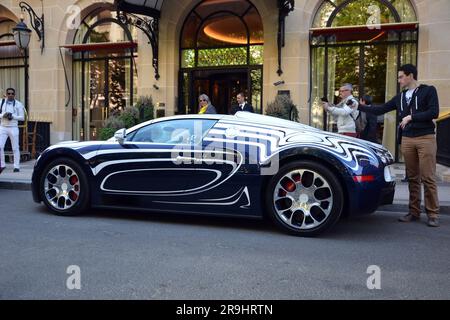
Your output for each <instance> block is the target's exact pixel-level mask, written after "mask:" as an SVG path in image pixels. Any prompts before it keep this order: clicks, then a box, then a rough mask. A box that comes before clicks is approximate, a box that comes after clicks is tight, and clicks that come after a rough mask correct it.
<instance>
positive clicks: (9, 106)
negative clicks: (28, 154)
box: [0, 88, 25, 173]
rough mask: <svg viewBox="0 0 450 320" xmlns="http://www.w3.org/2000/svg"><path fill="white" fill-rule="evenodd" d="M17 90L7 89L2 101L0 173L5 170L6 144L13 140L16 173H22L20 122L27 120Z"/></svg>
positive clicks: (0, 115)
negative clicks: (16, 97) (17, 98)
mask: <svg viewBox="0 0 450 320" xmlns="http://www.w3.org/2000/svg"><path fill="white" fill-rule="evenodd" d="M15 96H16V90H15V89H13V88H8V89H6V97H7V98H6V99H2V101H1V111H0V173H1V172H2V171H3V170H5V167H6V163H5V150H4V149H5V143H6V140H7V139H8V137H9V139H10V140H11V147H12V150H13V154H14V172H19V171H20V149H19V121H24V120H25V112H24V108H23V104H22V103H21V102H20V101H18V100H16V99H15Z"/></svg>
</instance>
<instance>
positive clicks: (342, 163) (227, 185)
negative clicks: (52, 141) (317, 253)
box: [32, 112, 395, 236]
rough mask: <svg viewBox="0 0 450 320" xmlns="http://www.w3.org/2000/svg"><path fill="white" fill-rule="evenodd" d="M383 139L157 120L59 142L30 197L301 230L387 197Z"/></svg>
mask: <svg viewBox="0 0 450 320" xmlns="http://www.w3.org/2000/svg"><path fill="white" fill-rule="evenodd" d="M392 163H393V158H392V155H391V154H390V152H389V151H388V150H386V149H385V148H383V147H382V146H381V145H378V144H373V143H369V142H366V141H363V140H359V139H355V138H349V137H345V136H342V135H338V134H334V133H329V132H325V131H321V130H318V129H314V128H312V127H309V126H306V125H302V124H299V123H295V122H291V121H286V120H281V119H278V118H273V117H269V116H262V115H257V114H251V113H247V112H238V113H237V114H236V115H235V116H226V115H187V116H174V117H167V118H160V119H157V120H152V121H148V122H145V123H142V124H140V125H138V126H135V127H133V128H130V129H122V130H119V131H118V132H117V133H116V134H115V137H114V138H112V139H110V140H108V141H90V142H64V143H60V144H57V145H54V146H52V147H50V148H48V149H47V150H45V151H44V152H43V153H42V154H41V156H40V157H39V159H38V160H37V161H36V164H35V167H34V172H33V177H32V192H33V198H34V200H35V201H36V202H38V203H40V202H41V201H43V202H44V203H45V205H46V206H47V207H48V208H49V209H50V210H51V211H52V212H54V213H56V214H58V215H75V214H80V213H82V212H83V211H85V210H86V209H87V208H88V207H95V208H120V209H124V210H129V209H131V210H132V209H147V210H149V211H160V212H167V213H169V212H177V213H186V214H214V215H224V216H236V217H255V218H261V217H264V216H269V217H270V218H271V219H272V220H273V221H274V222H275V223H276V224H277V225H278V226H279V227H281V228H282V229H283V230H285V231H287V232H289V233H292V234H295V235H301V236H313V235H317V234H320V233H322V232H323V231H325V230H326V229H328V228H329V227H331V226H332V225H333V224H335V223H336V221H338V219H339V217H340V216H341V215H342V214H348V215H358V214H366V213H371V212H374V211H375V210H376V209H377V208H378V206H380V205H382V204H390V203H392V201H393V197H394V190H395V182H394V181H393V178H392V176H391V171H390V165H391V164H392Z"/></svg>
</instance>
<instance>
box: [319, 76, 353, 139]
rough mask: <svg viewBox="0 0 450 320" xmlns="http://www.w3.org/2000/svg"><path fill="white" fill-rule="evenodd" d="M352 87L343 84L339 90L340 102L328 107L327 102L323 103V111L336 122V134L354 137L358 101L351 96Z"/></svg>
mask: <svg viewBox="0 0 450 320" xmlns="http://www.w3.org/2000/svg"><path fill="white" fill-rule="evenodd" d="M352 93H353V86H352V85H351V84H349V83H346V84H344V85H343V86H342V87H341V88H340V89H339V96H340V97H341V102H339V103H338V104H337V105H335V106H334V105H333V106H332V105H330V104H329V103H328V102H323V109H324V110H325V111H326V112H328V113H330V114H331V115H333V116H334V117H335V118H336V120H337V128H338V133H340V134H343V135H346V136H350V137H356V136H357V134H356V125H355V120H356V119H357V118H358V116H359V111H358V100H356V99H355V98H354V97H353V95H352Z"/></svg>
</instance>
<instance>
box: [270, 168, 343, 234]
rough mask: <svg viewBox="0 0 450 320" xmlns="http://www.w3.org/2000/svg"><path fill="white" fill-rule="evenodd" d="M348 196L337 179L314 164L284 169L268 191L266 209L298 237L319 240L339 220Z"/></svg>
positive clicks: (273, 180) (285, 228)
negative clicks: (311, 237)
mask: <svg viewBox="0 0 450 320" xmlns="http://www.w3.org/2000/svg"><path fill="white" fill-rule="evenodd" d="M343 201H344V195H343V191H342V188H341V187H340V184H339V181H338V179H337V178H336V176H335V175H334V174H333V173H332V172H331V171H330V170H329V169H327V168H326V167H325V166H323V165H321V164H319V163H315V162H312V161H296V162H292V163H289V164H287V165H285V166H283V167H282V168H281V169H280V170H279V172H278V173H277V174H276V175H275V176H273V177H272V179H271V180H270V182H269V185H268V187H267V189H266V208H268V211H269V215H270V217H271V218H272V220H274V221H275V223H276V224H277V225H278V226H279V227H281V228H282V229H283V230H284V231H286V232H288V233H290V234H294V235H297V236H315V235H318V234H320V233H322V232H324V231H325V230H327V229H328V228H330V227H331V226H333V225H334V224H335V223H336V222H337V221H338V219H339V217H340V215H341V213H342V209H343Z"/></svg>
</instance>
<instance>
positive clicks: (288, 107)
mask: <svg viewBox="0 0 450 320" xmlns="http://www.w3.org/2000/svg"><path fill="white" fill-rule="evenodd" d="M265 114H266V115H268V116H272V117H277V118H281V119H286V120H291V121H297V122H298V110H297V106H296V105H295V104H294V103H293V102H292V100H291V98H289V97H288V96H287V95H277V96H276V97H275V101H272V102H270V103H268V104H267V108H266V111H265Z"/></svg>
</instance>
